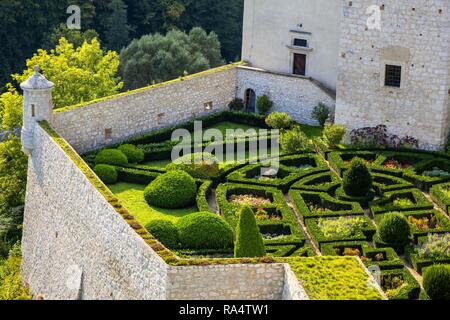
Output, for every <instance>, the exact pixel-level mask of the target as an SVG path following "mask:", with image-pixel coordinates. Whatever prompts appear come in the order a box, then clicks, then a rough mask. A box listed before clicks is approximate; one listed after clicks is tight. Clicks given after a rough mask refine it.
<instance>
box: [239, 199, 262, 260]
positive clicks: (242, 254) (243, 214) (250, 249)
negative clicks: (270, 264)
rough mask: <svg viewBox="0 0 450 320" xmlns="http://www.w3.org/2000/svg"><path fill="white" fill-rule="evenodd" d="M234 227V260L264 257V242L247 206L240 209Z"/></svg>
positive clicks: (252, 214) (253, 215) (253, 216)
mask: <svg viewBox="0 0 450 320" xmlns="http://www.w3.org/2000/svg"><path fill="white" fill-rule="evenodd" d="M238 216H239V220H238V224H237V227H236V242H235V244H234V256H235V258H253V257H264V256H265V255H266V249H265V248H264V240H263V238H262V236H261V233H260V231H259V228H258V226H257V224H256V219H255V214H254V213H253V210H252V208H251V207H249V206H244V207H242V208H241V209H240V211H239V213H238Z"/></svg>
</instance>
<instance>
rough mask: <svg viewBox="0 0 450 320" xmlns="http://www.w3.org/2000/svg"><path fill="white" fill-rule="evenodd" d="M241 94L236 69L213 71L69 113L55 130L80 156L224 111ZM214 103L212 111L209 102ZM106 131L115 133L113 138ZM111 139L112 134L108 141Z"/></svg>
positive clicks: (58, 115) (56, 121)
mask: <svg viewBox="0 0 450 320" xmlns="http://www.w3.org/2000/svg"><path fill="white" fill-rule="evenodd" d="M235 95H236V68H228V69H225V70H220V71H215V72H209V73H205V74H202V75H198V76H193V77H188V78H187V79H185V80H182V81H173V82H171V83H168V84H164V85H161V86H155V87H154V88H150V89H146V90H142V89H141V90H137V91H136V92H131V93H129V94H124V95H119V96H117V97H111V98H110V99H107V100H105V101H102V102H99V103H95V104H91V105H88V106H85V107H80V108H75V109H73V110H68V111H64V112H55V113H54V115H53V120H52V126H53V127H54V128H55V129H56V131H58V133H59V134H60V135H61V136H63V137H64V138H65V139H66V140H67V141H68V142H69V143H70V144H71V145H72V146H73V147H74V148H75V150H77V151H78V152H79V153H84V152H87V151H90V150H92V149H96V148H99V147H101V146H105V145H108V144H112V143H116V142H121V141H124V140H126V139H127V138H129V137H132V136H136V135H139V134H143V133H147V132H149V131H151V130H155V129H158V128H161V127H164V126H168V125H170V124H175V123H179V122H182V121H185V120H187V119H191V118H195V117H198V116H200V115H204V114H207V113H211V112H217V111H220V110H224V109H226V108H227V107H228V103H229V102H230V101H231V100H233V99H234V98H235ZM210 102H212V109H211V110H207V109H206V108H205V103H210ZM105 130H110V132H109V134H108V133H106V132H105ZM108 135H110V136H109V137H108Z"/></svg>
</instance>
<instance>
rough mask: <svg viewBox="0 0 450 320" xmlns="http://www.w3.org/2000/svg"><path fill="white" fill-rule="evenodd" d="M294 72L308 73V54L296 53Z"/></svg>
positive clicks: (299, 73) (302, 74) (301, 74)
mask: <svg viewBox="0 0 450 320" xmlns="http://www.w3.org/2000/svg"><path fill="white" fill-rule="evenodd" d="M293 73H294V74H297V75H300V76H304V75H306V55H305V54H299V53H294V70H293Z"/></svg>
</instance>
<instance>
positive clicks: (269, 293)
mask: <svg viewBox="0 0 450 320" xmlns="http://www.w3.org/2000/svg"><path fill="white" fill-rule="evenodd" d="M33 139H34V145H35V148H34V150H33V153H32V156H31V157H30V158H29V168H28V184H27V193H26V206H25V216H24V231H23V243H22V250H23V262H22V278H23V280H24V282H25V283H26V284H28V285H29V286H30V289H31V291H32V293H33V294H34V295H35V296H36V295H38V294H42V295H43V296H44V297H45V298H46V299H282V298H283V299H308V298H307V296H306V294H305V293H304V290H303V289H302V288H301V286H300V285H299V284H298V282H297V281H295V279H292V277H290V276H289V274H287V271H286V270H287V269H289V267H287V266H286V265H284V264H279V263H274V264H227V265H206V266H169V265H167V264H166V263H165V262H164V261H163V259H162V258H161V257H160V256H159V255H158V254H157V253H156V252H154V251H153V249H152V248H151V247H150V246H149V245H148V244H147V243H145V241H144V240H143V239H142V238H141V237H140V236H139V235H138V234H137V233H136V232H135V231H134V230H133V229H132V228H131V227H130V225H129V224H128V223H127V222H126V221H125V220H124V219H123V218H122V216H120V215H119V214H118V213H117V212H116V211H115V209H114V208H113V207H112V206H111V205H110V204H109V203H108V202H107V200H106V199H105V198H104V197H103V196H102V195H101V194H100V193H99V192H98V191H97V189H96V188H95V187H94V186H93V185H92V184H91V182H90V181H89V180H88V178H87V177H86V176H85V175H84V174H83V173H82V171H81V170H80V169H79V168H78V166H77V165H76V164H75V163H74V162H73V160H72V159H71V158H70V156H69V155H68V154H66V152H65V151H64V150H63V149H62V148H61V147H60V145H59V144H58V143H57V142H56V141H55V140H54V139H53V138H52V137H51V136H50V135H49V134H48V133H47V132H46V131H45V130H44V129H43V128H42V127H41V126H40V125H38V124H37V125H36V126H35V129H34V137H33ZM286 268H287V269H286ZM77 270H79V271H81V272H82V274H81V277H80V276H79V275H78V276H77ZM77 282H79V283H80V286H78V285H77Z"/></svg>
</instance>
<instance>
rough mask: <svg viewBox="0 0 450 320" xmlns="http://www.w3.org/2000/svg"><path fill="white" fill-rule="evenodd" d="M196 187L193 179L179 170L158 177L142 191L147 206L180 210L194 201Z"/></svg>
mask: <svg viewBox="0 0 450 320" xmlns="http://www.w3.org/2000/svg"><path fill="white" fill-rule="evenodd" d="M196 194H197V185H196V183H195V180H194V178H192V177H191V176H190V175H189V174H187V173H186V172H184V171H181V170H173V171H169V172H167V173H165V174H162V175H160V176H158V177H157V178H156V179H155V180H153V181H152V182H151V183H150V184H149V185H148V186H147V188H145V190H144V197H145V200H146V201H147V203H148V204H149V205H153V206H156V207H159V208H166V209H180V208H184V207H187V206H190V205H192V204H193V203H194V201H195V196H196Z"/></svg>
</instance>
